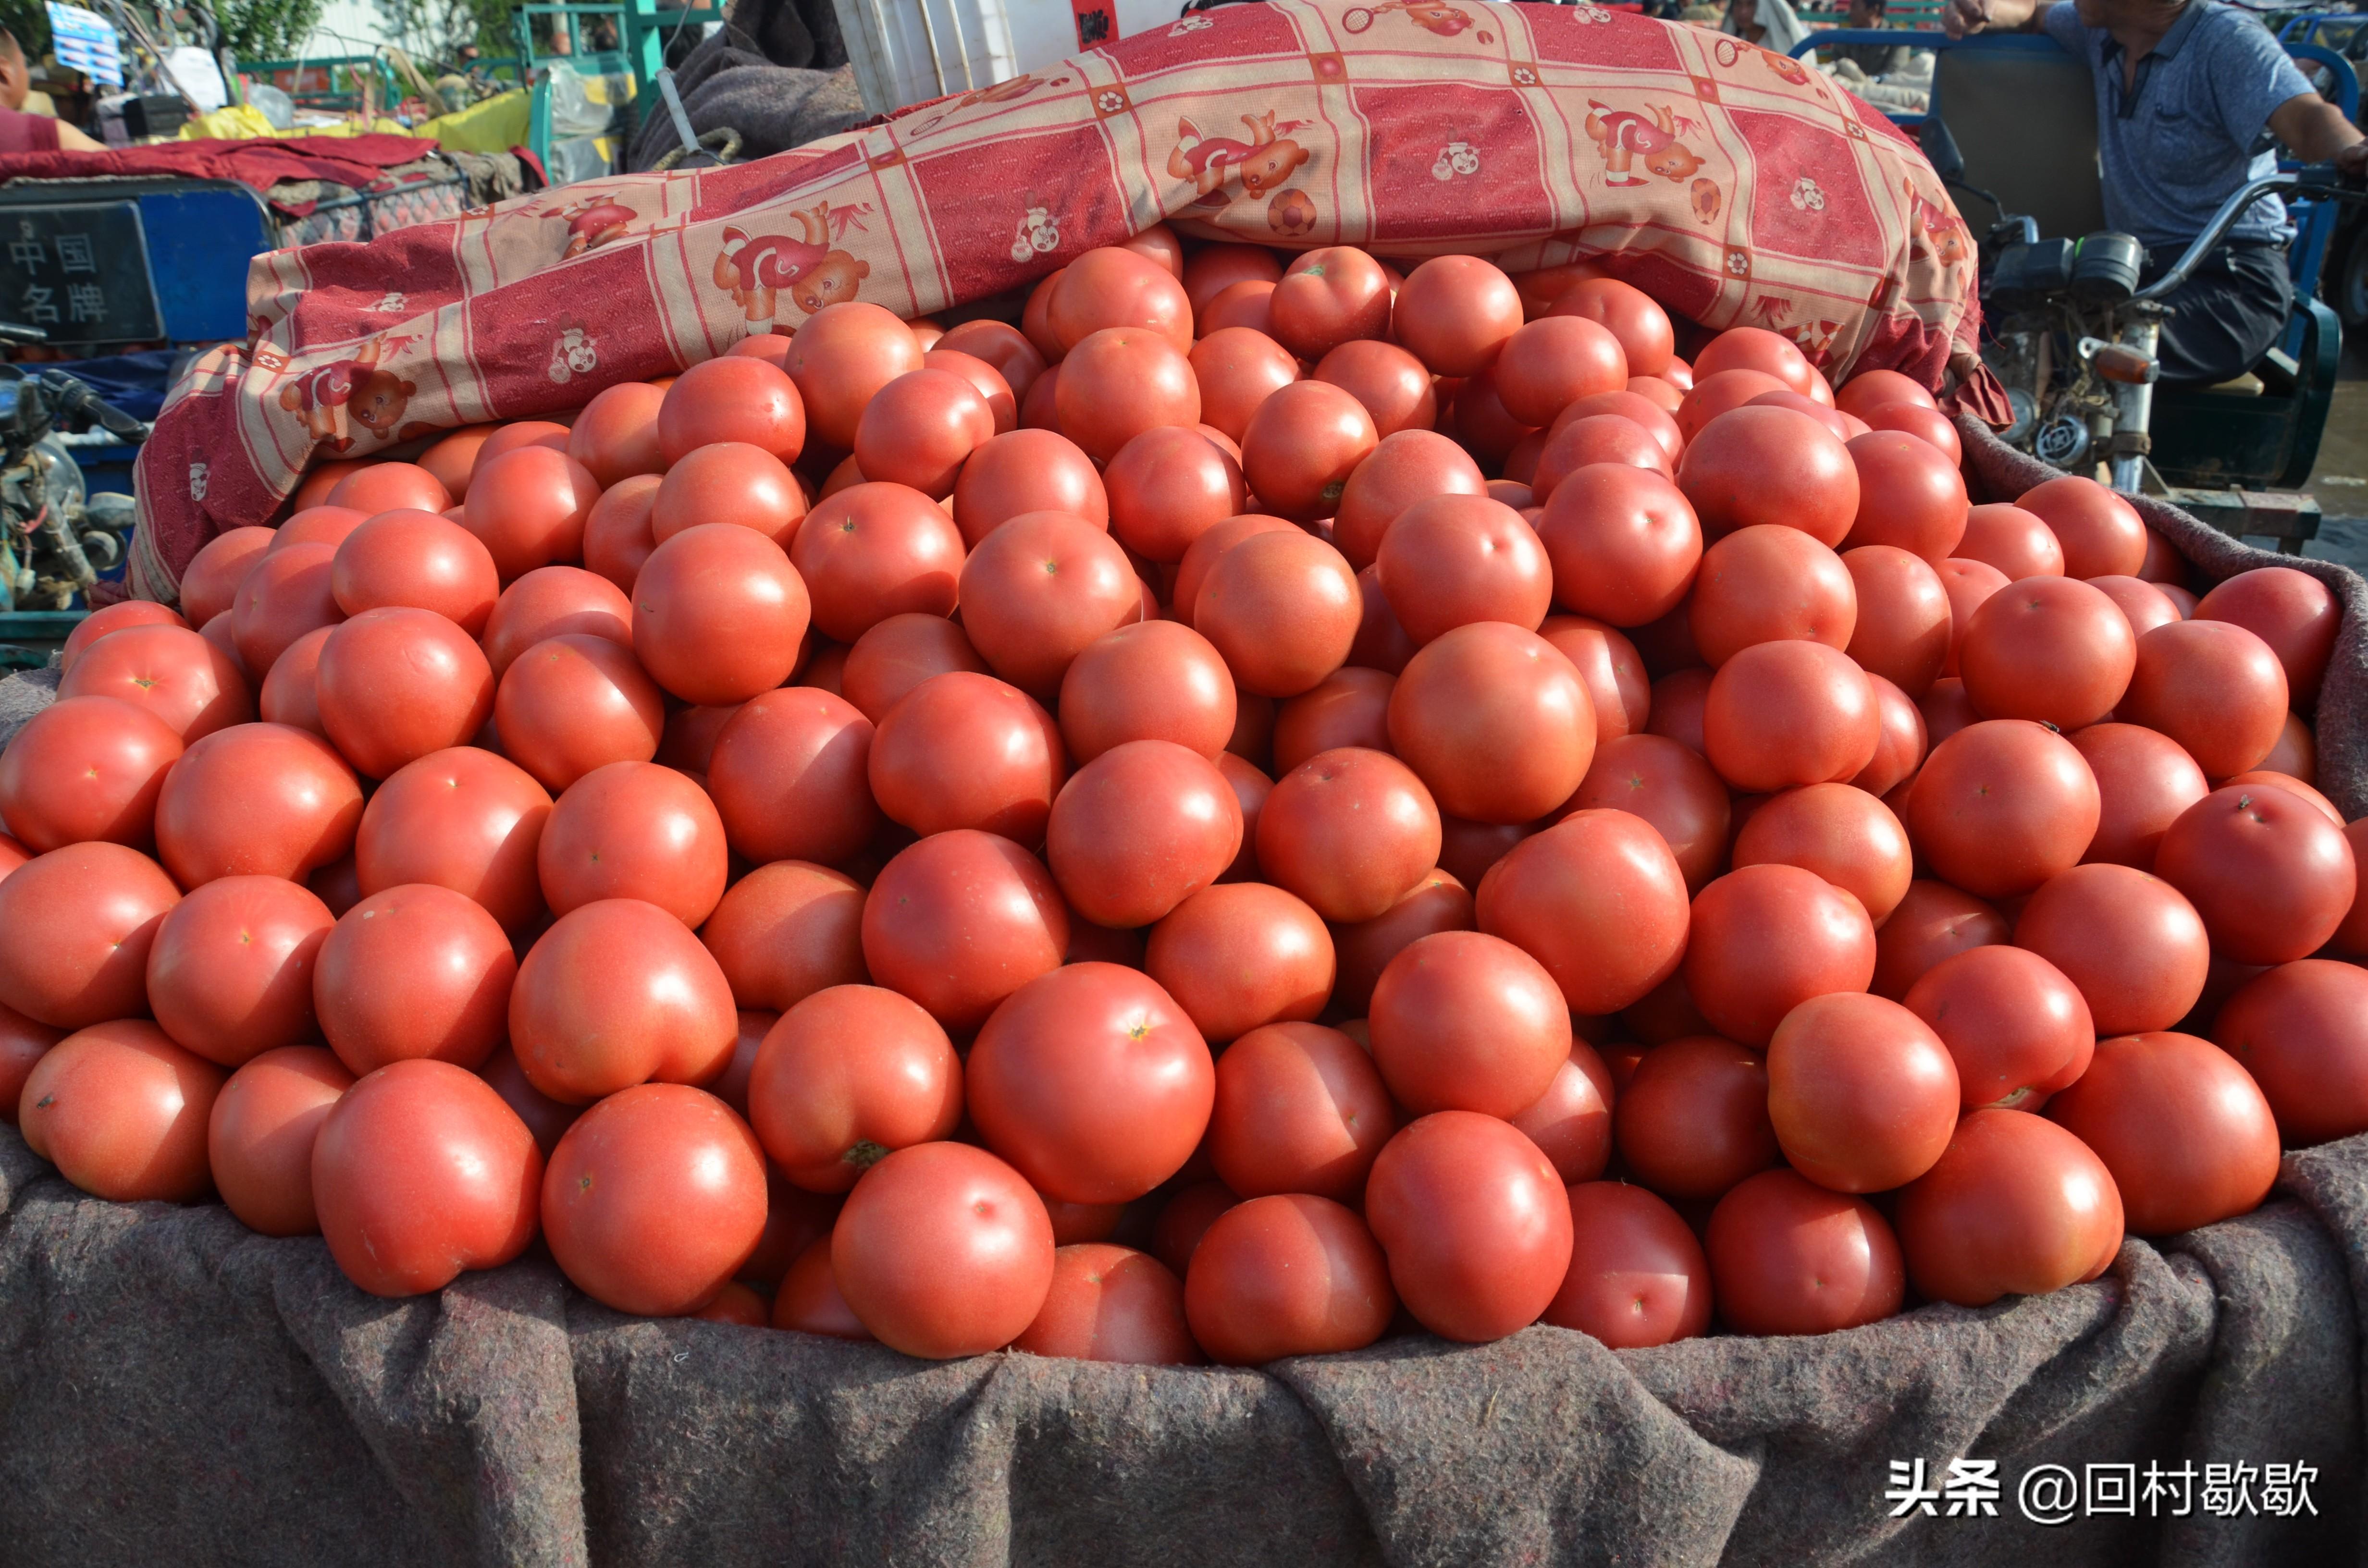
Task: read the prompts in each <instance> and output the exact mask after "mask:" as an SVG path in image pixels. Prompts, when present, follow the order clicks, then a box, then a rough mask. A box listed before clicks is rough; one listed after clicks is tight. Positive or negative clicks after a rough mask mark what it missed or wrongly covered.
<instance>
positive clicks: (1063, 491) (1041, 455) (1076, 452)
mask: <svg viewBox="0 0 2368 1568" xmlns="http://www.w3.org/2000/svg"><path fill="white" fill-rule="evenodd" d="M1028 512H1066V513H1068V514H1069V515H1070V516H1071V517H1081V518H1083V519H1084V520H1086V521H1087V522H1089V523H1091V524H1093V525H1094V526H1095V527H1097V528H1108V527H1109V525H1110V498H1109V494H1108V492H1107V490H1106V489H1105V487H1104V486H1103V484H1102V479H1101V475H1100V474H1099V472H1096V470H1095V468H1094V464H1093V460H1092V459H1090V458H1088V457H1087V456H1086V454H1085V453H1084V451H1082V450H1081V449H1079V448H1078V446H1077V444H1076V442H1075V441H1072V440H1070V439H1069V438H1068V437H1066V436H1062V435H1056V434H1055V433H1053V431H1050V430H1013V431H1010V432H1008V434H1005V435H1001V436H997V437H995V439H993V440H991V441H989V442H987V443H986V444H985V446H983V447H981V448H979V449H977V450H976V451H974V452H973V453H971V455H970V460H969V461H967V462H965V463H963V464H962V478H961V480H960V481H959V482H958V483H956V484H955V485H954V513H953V515H954V522H955V523H956V524H957V525H958V526H959V527H960V528H961V529H962V543H963V544H964V545H965V546H972V547H975V546H976V545H977V544H978V542H979V541H980V540H983V539H985V537H986V536H987V535H988V534H990V533H992V532H994V531H995V530H996V528H998V527H1000V526H1001V525H1003V524H1005V523H1008V522H1009V521H1010V520H1011V519H1012V518H1014V517H1019V516H1021V515H1022V514H1024V513H1028Z"/></svg>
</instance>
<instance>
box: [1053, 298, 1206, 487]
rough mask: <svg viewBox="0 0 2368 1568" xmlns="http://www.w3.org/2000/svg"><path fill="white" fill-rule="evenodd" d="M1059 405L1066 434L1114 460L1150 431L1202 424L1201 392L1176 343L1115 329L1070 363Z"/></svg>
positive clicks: (1083, 345) (1079, 349) (1082, 344)
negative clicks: (1159, 428) (1146, 431)
mask: <svg viewBox="0 0 2368 1568" xmlns="http://www.w3.org/2000/svg"><path fill="white" fill-rule="evenodd" d="M1053 409H1054V412H1055V415H1056V417H1058V419H1059V420H1060V426H1061V432H1062V434H1064V435H1065V436H1067V437H1069V438H1070V439H1071V440H1073V441H1075V442H1076V443H1077V445H1078V446H1080V447H1082V448H1084V449H1085V451H1086V453H1087V456H1089V457H1091V458H1094V459H1095V460H1098V461H1101V462H1108V461H1109V460H1110V459H1112V458H1114V457H1116V456H1117V455H1118V452H1119V449H1120V448H1121V447H1123V446H1125V445H1126V444H1127V442H1129V441H1131V440H1133V438H1134V437H1137V436H1139V435H1141V434H1143V432H1144V431H1145V430H1149V429H1153V428H1156V426H1162V425H1197V424H1199V423H1200V422H1201V389H1200V384H1199V383H1198V382H1197V381H1194V379H1193V376H1192V362H1191V361H1190V359H1187V358H1185V357H1184V349H1183V347H1182V346H1181V345H1179V344H1178V341H1177V340H1176V339H1175V338H1173V337H1169V336H1167V335H1163V334H1160V333H1157V332H1150V331H1144V330H1142V329H1138V328H1133V327H1110V328H1106V329H1104V330H1103V331H1100V332H1096V333H1091V334H1089V335H1087V336H1086V337H1085V338H1083V339H1081V340H1080V341H1079V342H1078V343H1077V345H1076V347H1074V348H1072V349H1071V350H1070V351H1069V353H1068V354H1067V355H1066V356H1065V357H1064V358H1063V359H1062V361H1061V373H1060V376H1059V378H1058V381H1057V382H1056V384H1055V385H1054V387H1053Z"/></svg>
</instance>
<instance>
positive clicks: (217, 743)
mask: <svg viewBox="0 0 2368 1568" xmlns="http://www.w3.org/2000/svg"><path fill="white" fill-rule="evenodd" d="M11 749H12V750H13V749H14V748H11ZM361 818H362V794H361V786H360V783H359V780H357V779H356V778H355V777H354V772H353V769H352V768H350V767H347V766H346V763H345V760H344V759H343V758H341V757H340V756H337V754H336V752H335V751H333V750H331V749H330V747H329V746H328V744H327V743H325V742H324V741H322V740H321V739H320V738H319V737H318V736H315V735H312V734H308V733H305V732H304V731H302V730H295V729H290V728H289V727H288V726H286V725H284V724H233V725H232V726H231V727H230V728H229V729H227V730H217V731H215V732H214V733H212V734H211V735H208V736H207V737H206V738H205V739H203V740H201V741H199V742H198V743H197V744H195V745H192V746H191V747H189V749H188V751H187V752H186V753H184V754H183V755H182V757H181V760H180V761H179V762H178V763H176V765H175V766H174V768H173V771H172V773H171V774H170V775H169V776H168V777H167V778H165V789H164V791H163V793H161V794H160V795H158V796H157V798H156V854H157V858H159V859H161V860H163V861H164V862H165V869H167V870H169V871H171V872H172V873H173V879H174V881H177V882H179V883H180V884H181V885H182V886H183V887H185V888H193V887H196V886H197V885H198V884H199V882H209V881H213V879H214V878H216V877H231V876H248V875H251V876H264V877H288V878H290V879H294V878H301V877H304V876H308V875H310V874H311V873H312V872H313V870H314V869H316V868H319V867H322V866H325V865H327V864H328V863H329V862H330V861H332V860H335V859H337V858H340V857H342V856H343V855H344V854H345V853H346V851H347V850H348V849H350V848H352V847H353V846H354V835H355V829H356V828H357V827H358V826H359V824H360V823H361ZM14 820H15V819H14V816H13V813H12V814H11V821H12V823H13V822H14Z"/></svg>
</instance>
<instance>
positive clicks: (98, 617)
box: [58, 599, 189, 675]
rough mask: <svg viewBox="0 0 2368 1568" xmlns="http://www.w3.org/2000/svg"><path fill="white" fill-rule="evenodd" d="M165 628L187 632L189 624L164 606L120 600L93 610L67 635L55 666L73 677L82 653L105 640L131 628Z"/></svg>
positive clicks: (132, 600)
mask: <svg viewBox="0 0 2368 1568" xmlns="http://www.w3.org/2000/svg"><path fill="white" fill-rule="evenodd" d="M142 626H165V627H175V628H178V629H179V630H181V631H188V629H189V623H188V621H186V620H184V619H181V618H180V617H179V616H178V615H176V614H175V613H174V612H173V611H172V610H170V609H168V608H165V606H163V605H160V604H157V603H155V602H154V600H151V599H119V600H118V601H116V602H115V603H114V604H111V605H106V606H103V607H101V608H97V609H95V610H92V611H91V612H90V613H89V614H87V615H85V616H84V617H83V618H82V619H81V620H79V621H77V622H76V623H75V624H74V630H73V631H69V632H68V633H66V641H65V646H64V647H63V648H62V649H60V650H59V652H58V667H59V669H60V670H61V671H62V672H63V673H64V674H66V675H72V674H73V673H74V665H77V664H79V663H80V662H81V661H82V655H83V653H84V650H85V649H87V648H88V647H90V645H91V644H92V643H94V642H98V641H99V640H100V639H102V638H105V637H110V636H112V635H114V634H115V633H116V632H118V631H131V629H133V628H134V627H142Z"/></svg>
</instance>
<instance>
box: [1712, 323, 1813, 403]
mask: <svg viewBox="0 0 2368 1568" xmlns="http://www.w3.org/2000/svg"><path fill="white" fill-rule="evenodd" d="M1721 370H1758V371H1760V372H1762V373H1763V374H1766V375H1770V376H1774V377H1775V378H1776V379H1777V380H1779V381H1782V382H1783V383H1784V384H1785V385H1786V386H1788V387H1790V388H1792V389H1793V391H1794V392H1808V391H1809V390H1810V388H1811V387H1812V386H1814V385H1816V384H1817V382H1818V381H1820V380H1821V378H1819V377H1818V375H1817V373H1816V370H1814V369H1811V368H1810V365H1809V361H1808V358H1807V357H1806V356H1805V355H1804V354H1803V353H1802V352H1801V350H1800V347H1799V346H1798V345H1796V344H1795V343H1793V340H1792V339H1791V338H1789V337H1786V336H1784V335H1782V334H1780V333H1773V332H1770V331H1768V330H1767V329H1766V328H1765V327H1757V326H1734V327H1729V328H1727V329H1726V330H1725V332H1722V333H1720V334H1719V335H1717V336H1716V337H1713V338H1712V339H1711V340H1710V341H1709V342H1708V343H1706V344H1704V345H1703V346H1702V349H1701V351H1700V352H1699V353H1697V354H1695V356H1694V363H1693V371H1694V374H1695V375H1696V376H1698V377H1708V376H1715V375H1717V374H1718V373H1719V372H1720V371H1721Z"/></svg>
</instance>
